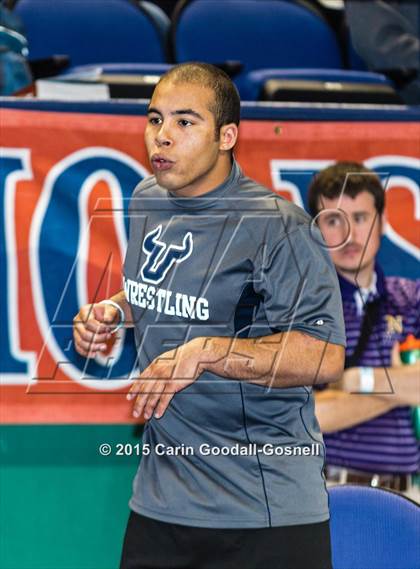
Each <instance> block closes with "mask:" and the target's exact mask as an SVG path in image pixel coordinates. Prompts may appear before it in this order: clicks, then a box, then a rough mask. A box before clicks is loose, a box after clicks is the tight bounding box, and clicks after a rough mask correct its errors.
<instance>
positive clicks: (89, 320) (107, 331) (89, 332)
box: [73, 303, 121, 357]
mask: <svg viewBox="0 0 420 569" xmlns="http://www.w3.org/2000/svg"><path fill="white" fill-rule="evenodd" d="M120 318H121V315H120V312H119V310H118V309H117V308H116V307H115V306H113V305H112V304H108V303H97V304H85V305H84V306H82V308H81V309H80V310H79V312H78V314H77V315H76V316H75V317H74V318H73V338H74V346H75V349H76V351H77V352H78V353H79V354H80V355H81V356H84V357H95V355H96V354H97V353H98V352H104V351H105V350H106V349H107V347H108V346H107V344H106V342H107V340H109V339H110V338H111V331H112V330H113V329H114V328H115V327H116V326H118V324H119V322H120Z"/></svg>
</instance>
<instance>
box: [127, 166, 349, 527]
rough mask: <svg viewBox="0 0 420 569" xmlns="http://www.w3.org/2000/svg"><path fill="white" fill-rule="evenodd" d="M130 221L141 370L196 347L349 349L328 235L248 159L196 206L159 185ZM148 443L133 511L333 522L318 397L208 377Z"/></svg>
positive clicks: (142, 193) (141, 195)
mask: <svg viewBox="0 0 420 569" xmlns="http://www.w3.org/2000/svg"><path fill="white" fill-rule="evenodd" d="M129 211H130V214H129V215H130V237H129V243H128V248H127V254H126V259H125V263H124V289H125V294H126V297H127V300H128V302H129V303H130V306H131V310H132V313H133V320H134V323H135V338H136V345H137V352H138V366H139V368H140V369H141V370H142V369H144V368H145V367H147V366H148V365H149V363H150V362H151V361H152V360H153V359H154V358H156V357H157V356H158V355H160V354H162V353H163V352H165V351H168V350H171V349H174V348H175V347H177V346H179V345H181V344H183V343H185V342H187V341H189V340H191V339H192V338H194V337H197V336H201V337H202V336H225V337H258V336H267V335H269V334H273V333H276V332H278V331H287V330H298V331H301V332H304V333H306V334H310V335H312V336H314V337H316V338H318V339H321V340H324V341H326V342H333V343H337V344H341V345H345V333H344V323H343V316H342V306H341V298H340V291H339V287H338V282H337V277H336V273H335V270H334V268H333V265H332V263H331V261H330V258H329V255H328V251H327V250H326V249H325V246H323V244H322V239H321V237H320V235H319V232H318V231H317V230H316V229H314V228H311V224H310V218H309V216H308V215H307V214H306V213H305V212H304V211H303V210H302V209H301V208H299V207H297V206H295V205H294V204H292V203H290V202H288V201H286V200H284V199H282V198H281V197H279V196H278V195H276V194H274V193H273V192H270V191H269V190H267V189H266V188H264V187H263V186H260V185H258V184H257V183H255V182H254V181H252V180H250V179H249V178H247V177H246V176H244V175H243V173H242V172H241V170H240V168H239V166H238V165H237V164H236V162H234V164H233V167H232V171H231V173H230V175H229V177H228V178H227V180H225V182H224V183H223V184H221V185H220V186H219V187H217V188H215V189H214V190H212V191H211V192H209V193H207V194H205V195H203V196H200V197H195V198H179V197H175V196H174V195H171V194H170V193H169V192H167V191H166V190H164V189H162V188H160V187H159V186H158V185H157V184H156V179H155V178H154V177H152V178H148V179H146V180H144V181H143V182H141V183H140V184H139V186H138V187H137V188H136V189H135V191H134V194H133V197H132V200H131V203H130V210H129ZM304 357H305V354H304V353H302V358H304ZM143 445H144V448H145V449H147V450H146V453H147V454H146V453H145V455H144V456H142V459H141V463H140V466H139V470H138V472H137V475H136V477H135V480H134V487H133V495H132V498H131V500H130V507H131V508H132V509H133V510H134V511H136V512H137V513H140V514H142V515H145V516H148V517H151V518H156V519H159V520H162V521H167V522H172V523H177V524H184V525H189V526H201V527H216V528H251V527H254V528H257V527H270V526H282V525H293V524H303V523H314V522H321V521H324V520H326V519H328V517H329V513H328V497H327V493H326V489H325V481H324V478H323V474H322V468H323V463H324V446H323V441H322V436H321V433H320V430H319V426H318V423H317V420H316V418H315V415H314V400H313V396H312V388H311V386H303V387H294V388H284V389H281V388H266V387H262V386H260V385H256V384H252V383H249V382H246V381H243V380H239V379H238V380H233V379H226V378H223V377H219V376H217V375H215V374H212V373H209V372H204V373H203V374H201V376H200V377H199V378H198V380H197V381H195V382H194V383H193V384H192V385H190V386H188V387H187V388H186V389H184V390H182V391H180V392H179V393H177V394H176V395H175V396H174V398H173V399H172V401H171V403H170V405H169V407H168V409H167V411H166V413H165V414H164V415H163V417H161V418H160V419H156V418H152V419H150V420H149V421H148V422H147V424H146V425H145V429H144V433H143Z"/></svg>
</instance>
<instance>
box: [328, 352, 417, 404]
mask: <svg viewBox="0 0 420 569" xmlns="http://www.w3.org/2000/svg"><path fill="white" fill-rule="evenodd" d="M373 373H374V383H373V385H372V396H374V395H384V396H386V397H392V398H393V404H394V405H395V406H398V405H420V363H419V362H417V363H416V364H413V365H399V366H392V367H386V368H383V367H377V368H374V370H373ZM334 388H335V389H341V390H342V391H345V392H347V393H357V392H360V391H361V385H360V368H357V367H355V368H349V369H347V370H346V371H345V372H344V375H343V377H342V379H341V381H339V382H338V383H336V384H335V386H334Z"/></svg>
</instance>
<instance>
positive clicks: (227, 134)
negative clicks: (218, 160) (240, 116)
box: [219, 123, 238, 150]
mask: <svg viewBox="0 0 420 569" xmlns="http://www.w3.org/2000/svg"><path fill="white" fill-rule="evenodd" d="M237 139H238V126H237V125H236V124H235V123H229V124H225V125H223V126H222V128H221V129H220V138H219V149H220V150H232V148H233V147H234V146H235V144H236V141H237Z"/></svg>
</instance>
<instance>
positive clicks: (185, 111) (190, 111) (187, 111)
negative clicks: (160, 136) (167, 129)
mask: <svg viewBox="0 0 420 569" xmlns="http://www.w3.org/2000/svg"><path fill="white" fill-rule="evenodd" d="M151 113H155V114H157V115H160V116H162V113H161V112H160V111H159V110H158V109H156V108H155V107H149V108H148V109H147V114H151ZM170 114H171V115H191V116H193V117H195V118H197V119H199V120H201V121H204V118H203V117H202V116H201V115H200V113H197V111H194V110H193V109H179V110H176V111H172V112H171V113H170Z"/></svg>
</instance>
